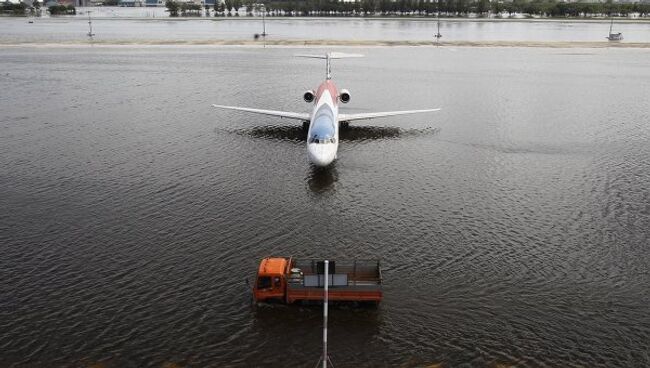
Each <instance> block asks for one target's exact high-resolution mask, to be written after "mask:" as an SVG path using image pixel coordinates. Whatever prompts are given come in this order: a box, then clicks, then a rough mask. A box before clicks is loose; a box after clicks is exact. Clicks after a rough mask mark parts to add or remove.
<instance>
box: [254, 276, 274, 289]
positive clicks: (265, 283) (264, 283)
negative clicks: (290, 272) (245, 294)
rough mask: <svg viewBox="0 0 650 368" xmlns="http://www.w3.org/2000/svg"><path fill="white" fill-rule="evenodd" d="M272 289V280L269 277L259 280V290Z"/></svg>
mask: <svg viewBox="0 0 650 368" xmlns="http://www.w3.org/2000/svg"><path fill="white" fill-rule="evenodd" d="M270 287H271V278H270V277H268V276H264V277H260V278H258V279H257V288H258V289H268V288H270Z"/></svg>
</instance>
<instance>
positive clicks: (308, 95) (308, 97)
mask: <svg viewBox="0 0 650 368" xmlns="http://www.w3.org/2000/svg"><path fill="white" fill-rule="evenodd" d="M302 98H303V99H304V100H305V102H314V98H316V95H314V91H312V90H309V91H305V93H304V94H303V95H302Z"/></svg>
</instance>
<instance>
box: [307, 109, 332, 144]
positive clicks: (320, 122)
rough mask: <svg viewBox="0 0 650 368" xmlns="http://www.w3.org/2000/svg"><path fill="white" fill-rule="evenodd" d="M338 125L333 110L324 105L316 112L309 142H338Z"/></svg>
mask: <svg viewBox="0 0 650 368" xmlns="http://www.w3.org/2000/svg"><path fill="white" fill-rule="evenodd" d="M335 134H336V127H335V125H334V116H333V115H332V111H331V110H330V109H329V108H327V107H323V108H321V109H320V110H318V112H317V113H316V118H314V120H313V121H312V122H311V130H310V135H309V138H308V140H307V142H309V143H317V144H320V143H336V138H335V137H334V135H335Z"/></svg>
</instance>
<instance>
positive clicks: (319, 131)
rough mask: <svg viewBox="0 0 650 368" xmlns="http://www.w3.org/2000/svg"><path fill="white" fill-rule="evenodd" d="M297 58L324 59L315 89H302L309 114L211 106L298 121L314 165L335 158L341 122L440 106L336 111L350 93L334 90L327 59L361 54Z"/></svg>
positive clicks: (407, 112) (427, 110) (321, 164)
mask: <svg viewBox="0 0 650 368" xmlns="http://www.w3.org/2000/svg"><path fill="white" fill-rule="evenodd" d="M297 56H300V57H308V58H317V59H326V60H327V79H326V80H325V81H324V82H323V83H321V85H320V86H319V87H318V89H317V90H316V91H315V92H314V91H311V90H310V91H306V92H305V93H304V95H303V98H304V100H305V101H306V102H309V103H313V104H314V107H313V109H312V112H311V114H308V113H298V112H287V111H275V110H262V109H252V108H247V107H237V106H224V105H214V104H213V105H212V106H214V107H217V108H221V109H229V110H237V111H245V112H250V113H256V114H263V115H270V116H278V117H281V118H288V119H296V120H302V121H303V125H304V126H305V127H307V125H308V126H309V129H308V131H307V155H308V156H309V161H311V162H312V163H313V164H314V165H316V166H320V167H325V166H328V165H329V164H331V163H332V161H334V160H335V159H336V152H337V150H338V147H339V128H340V125H341V124H348V123H349V122H351V121H355V120H365V119H373V118H380V117H385V116H395V115H406V114H417V113H423V112H432V111H438V110H440V109H425V110H407V111H386V112H375V113H363V114H339V102H342V103H348V102H349V101H350V92H349V91H348V90H346V89H341V90H338V89H337V88H336V86H335V85H334V82H332V75H331V62H330V60H331V59H342V58H349V57H361V56H362V55H356V54H342V53H327V54H326V55H324V56H321V55H297Z"/></svg>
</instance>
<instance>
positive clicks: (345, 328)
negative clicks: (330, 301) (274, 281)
mask: <svg viewBox="0 0 650 368" xmlns="http://www.w3.org/2000/svg"><path fill="white" fill-rule="evenodd" d="M329 311H330V314H329V319H328V340H329V348H330V357H331V358H332V360H333V361H334V364H335V365H336V364H337V363H340V364H342V363H343V361H342V359H343V358H342V357H345V359H350V358H351V357H352V359H355V360H359V361H363V359H364V358H363V357H364V355H365V354H366V353H367V352H366V351H364V349H363V348H360V347H364V346H366V345H367V344H368V343H369V342H371V341H374V340H375V339H376V337H377V336H378V335H379V333H380V329H381V327H382V325H383V323H382V312H381V308H370V307H358V306H357V307H353V306H345V305H331V306H330V309H329ZM322 326H323V309H322V306H320V305H311V306H301V305H279V304H278V305H265V304H261V305H259V306H257V307H255V309H254V312H253V324H252V330H251V333H252V335H254V336H256V339H257V341H265V342H266V343H265V344H264V346H257V347H256V349H258V350H262V351H264V352H268V355H267V354H265V355H266V356H267V360H268V362H267V363H278V365H283V364H282V363H283V362H286V360H283V358H282V354H276V352H277V351H279V350H282V349H287V348H288V347H287V345H292V346H291V348H294V349H300V351H301V352H302V354H300V355H296V356H295V357H293V359H296V360H297V361H296V362H294V364H292V365H294V366H314V364H315V363H316V361H317V360H318V356H319V353H320V350H321V348H322ZM279 336H281V337H282V338H281V339H278V337H279ZM301 360H304V361H301ZM337 366H338V365H337Z"/></svg>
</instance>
